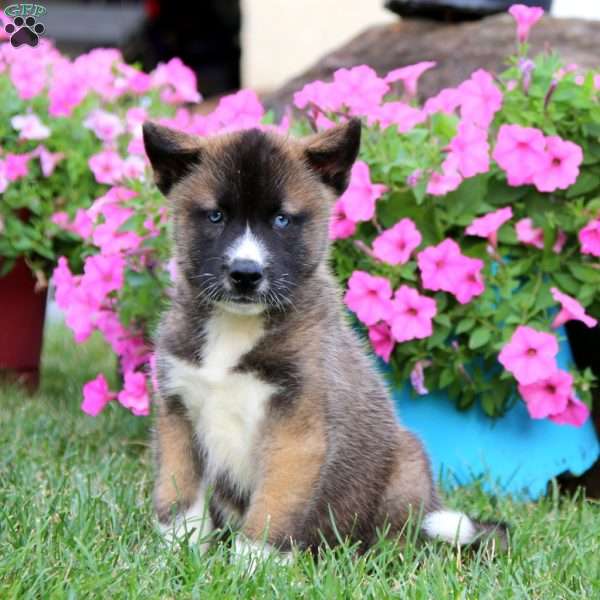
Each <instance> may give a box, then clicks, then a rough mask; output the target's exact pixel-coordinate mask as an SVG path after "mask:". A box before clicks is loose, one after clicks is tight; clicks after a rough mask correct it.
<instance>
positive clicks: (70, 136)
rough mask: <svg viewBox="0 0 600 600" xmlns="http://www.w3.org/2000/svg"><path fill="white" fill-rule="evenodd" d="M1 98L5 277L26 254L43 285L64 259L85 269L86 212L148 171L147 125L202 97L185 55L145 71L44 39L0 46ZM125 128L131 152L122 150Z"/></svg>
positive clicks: (100, 52) (0, 225)
mask: <svg viewBox="0 0 600 600" xmlns="http://www.w3.org/2000/svg"><path fill="white" fill-rule="evenodd" d="M0 95H1V97H2V103H1V105H0V136H1V139H2V144H1V149H0V193H1V194H2V202H0V234H1V235H0V257H1V259H0V276H2V275H4V274H6V273H7V272H8V271H10V270H11V268H12V266H13V264H14V262H15V260H16V259H18V258H20V257H22V258H24V259H25V260H26V261H27V263H28V265H29V266H30V268H31V269H32V271H34V273H35V274H36V275H37V279H38V282H39V284H40V285H45V280H46V275H47V274H49V273H50V272H51V270H52V269H53V268H54V266H55V265H56V262H57V258H58V257H59V256H67V257H68V258H69V260H70V262H71V263H72V264H73V265H74V266H76V267H77V268H80V266H81V262H80V255H81V251H82V243H81V239H80V237H78V236H81V235H82V236H83V237H84V238H85V237H87V233H88V232H89V231H90V228H91V221H90V216H89V215H88V213H86V209H88V208H89V207H90V206H91V204H92V202H93V200H94V199H95V198H97V197H98V196H99V195H101V193H102V191H103V190H104V189H105V187H104V186H105V184H109V185H112V184H115V183H118V182H120V181H122V180H125V179H128V178H134V179H135V178H137V177H139V176H140V175H141V174H142V173H143V172H144V169H145V161H146V159H145V156H144V152H143V146H142V143H141V137H140V135H141V133H140V132H141V123H142V122H143V121H144V119H146V118H147V117H148V116H149V115H152V116H161V115H163V116H168V115H170V116H172V115H174V114H175V110H176V107H177V106H178V105H180V104H182V103H184V102H195V101H198V100H199V99H200V96H199V94H198V92H197V90H196V79H195V75H194V74H193V73H192V71H190V70H189V69H187V68H186V67H184V66H183V65H182V64H181V62H180V61H179V60H177V59H175V60H172V61H170V62H169V63H168V64H166V65H161V66H159V67H158V68H157V69H156V70H155V71H154V72H153V73H150V74H146V73H143V72H141V71H139V70H137V69H135V68H133V67H131V66H129V65H127V64H125V63H124V62H123V59H122V57H121V55H120V53H119V51H118V50H115V49H96V50H93V51H92V52H90V53H88V54H84V55H82V56H79V57H78V58H76V59H75V60H69V59H68V58H67V57H65V56H63V55H62V54H60V53H59V52H58V51H57V50H56V49H55V48H54V47H53V46H52V44H51V43H49V42H47V41H45V40H42V41H41V42H40V44H39V45H38V46H36V47H35V48H32V47H29V46H26V45H24V46H21V47H19V48H14V47H13V46H12V45H11V44H9V43H3V44H1V45H0ZM126 130H127V131H128V132H129V133H130V134H131V135H130V136H129V147H128V148H125V147H122V148H119V146H118V144H119V141H120V140H123V139H124V138H123V133H124V132H125V131H126ZM119 150H120V151H121V152H123V153H124V152H125V151H127V154H128V156H127V157H126V158H121V157H120V154H119V152H118V151H119ZM73 217H74V220H73V221H72V223H70V226H69V227H66V228H65V227H64V225H65V224H66V223H67V221H68V220H69V219H70V218H73ZM73 234H77V235H75V236H74V235H73Z"/></svg>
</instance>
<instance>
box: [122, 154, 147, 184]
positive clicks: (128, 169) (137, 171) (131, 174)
mask: <svg viewBox="0 0 600 600" xmlns="http://www.w3.org/2000/svg"><path fill="white" fill-rule="evenodd" d="M145 170H146V161H145V160H144V159H143V158H142V157H141V156H136V155H135V154H132V155H131V156H128V157H127V158H126V159H125V160H124V161H123V177H125V178H126V179H142V177H143V176H144V171H145Z"/></svg>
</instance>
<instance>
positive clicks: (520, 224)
mask: <svg viewBox="0 0 600 600" xmlns="http://www.w3.org/2000/svg"><path fill="white" fill-rule="evenodd" d="M515 230H516V232H517V239H518V240H519V241H520V242H522V243H523V244H527V245H528V246H535V247H536V248H539V249H540V250H541V249H543V248H544V231H543V230H542V228H541V227H534V226H533V221H532V220H531V219H530V218H526V219H521V220H520V221H517V224H516V225H515Z"/></svg>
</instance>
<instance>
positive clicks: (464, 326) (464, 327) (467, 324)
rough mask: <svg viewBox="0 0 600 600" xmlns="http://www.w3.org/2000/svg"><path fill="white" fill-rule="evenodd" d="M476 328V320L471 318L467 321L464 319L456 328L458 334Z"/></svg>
mask: <svg viewBox="0 0 600 600" xmlns="http://www.w3.org/2000/svg"><path fill="white" fill-rule="evenodd" d="M474 326H475V319H471V318H470V317H467V318H466V319H462V320H460V321H459V322H458V325H457V326H456V330H455V331H456V333H457V334H460V333H465V332H467V331H469V330H470V329H472V328H473V327H474Z"/></svg>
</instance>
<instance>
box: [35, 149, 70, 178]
mask: <svg viewBox="0 0 600 600" xmlns="http://www.w3.org/2000/svg"><path fill="white" fill-rule="evenodd" d="M34 154H37V156H38V157H39V159H40V167H41V169H42V175H43V176H44V177H50V175H52V173H54V169H56V165H57V164H58V163H59V162H60V161H61V160H62V159H63V158H64V157H65V155H64V152H50V151H49V150H47V149H46V148H45V146H41V145H40V146H38V147H37V148H36V149H35V150H34Z"/></svg>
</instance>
